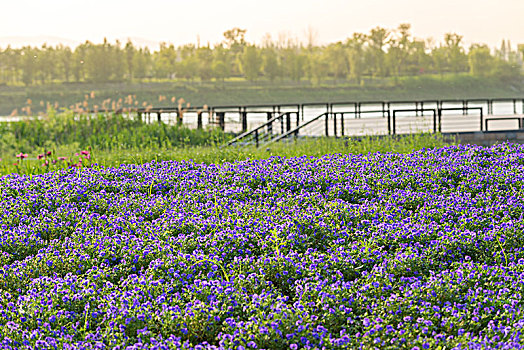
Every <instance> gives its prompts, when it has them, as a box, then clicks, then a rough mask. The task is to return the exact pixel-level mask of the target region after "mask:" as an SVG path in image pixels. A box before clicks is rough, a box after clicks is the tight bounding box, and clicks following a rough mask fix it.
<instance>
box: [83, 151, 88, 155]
mask: <svg viewBox="0 0 524 350" xmlns="http://www.w3.org/2000/svg"><path fill="white" fill-rule="evenodd" d="M81 153H82V154H83V155H85V156H88V155H89V151H82V152H81Z"/></svg>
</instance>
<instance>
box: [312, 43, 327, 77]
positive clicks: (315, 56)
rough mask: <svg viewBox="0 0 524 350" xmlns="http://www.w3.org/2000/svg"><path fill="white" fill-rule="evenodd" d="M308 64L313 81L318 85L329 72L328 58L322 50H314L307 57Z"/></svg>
mask: <svg viewBox="0 0 524 350" xmlns="http://www.w3.org/2000/svg"><path fill="white" fill-rule="evenodd" d="M309 65H310V68H309V69H310V72H311V73H310V74H311V76H312V77H313V79H314V83H315V84H317V85H319V84H320V83H321V82H322V79H325V78H326V77H327V75H328V73H329V60H328V58H327V57H326V54H325V52H324V50H321V49H318V50H315V51H314V52H313V53H312V54H311V56H310V58H309Z"/></svg>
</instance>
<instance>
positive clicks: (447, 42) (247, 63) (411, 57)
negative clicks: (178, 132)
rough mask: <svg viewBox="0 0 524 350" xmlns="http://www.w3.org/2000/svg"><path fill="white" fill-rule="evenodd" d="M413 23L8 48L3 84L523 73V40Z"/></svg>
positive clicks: (0, 57)
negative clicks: (438, 37) (337, 32)
mask: <svg viewBox="0 0 524 350" xmlns="http://www.w3.org/2000/svg"><path fill="white" fill-rule="evenodd" d="M410 29H411V26H410V25H409V24H406V23H403V24H400V25H399V26H398V27H397V28H396V29H393V30H390V29H386V28H382V27H376V28H374V29H372V30H371V31H370V32H369V34H362V33H354V34H353V35H352V36H349V37H348V39H347V40H345V41H340V42H336V43H331V44H328V45H325V46H314V45H313V44H312V43H309V44H308V45H307V46H304V45H303V44H301V43H299V42H298V41H297V40H295V39H293V38H289V37H286V36H285V35H281V36H279V39H278V41H272V40H271V38H270V37H268V38H267V39H266V40H265V41H264V44H263V46H255V45H252V44H250V43H248V42H246V40H245V33H246V30H245V29H240V28H233V29H231V30H228V31H226V32H224V40H223V42H222V43H216V44H215V45H214V46H213V47H211V46H210V45H209V44H208V45H207V46H202V47H201V46H200V45H194V44H185V45H182V46H178V47H175V46H174V45H173V44H168V43H162V44H161V45H160V48H159V49H158V50H157V51H156V52H153V53H151V52H150V51H149V50H148V49H147V48H144V49H138V48H136V47H134V46H133V44H132V43H131V42H128V43H126V45H124V46H123V47H122V46H121V45H120V43H119V42H118V41H117V42H116V43H114V44H110V43H109V42H108V41H107V40H104V42H103V43H102V44H94V43H91V42H89V41H86V42H85V43H83V44H81V45H78V46H77V47H76V48H74V49H73V50H72V49H71V48H68V47H65V46H63V45H59V46H57V47H49V46H46V45H43V46H42V47H28V46H27V47H23V48H21V49H12V48H9V47H8V48H6V49H4V50H1V49H0V67H1V68H2V69H0V84H6V85H7V84H9V85H16V84H20V85H21V84H24V85H27V86H28V85H34V84H46V83H49V82H69V81H70V79H72V78H74V80H75V81H76V82H106V81H111V82H122V81H134V80H138V81H144V80H145V79H151V78H153V77H154V78H156V79H168V80H179V79H184V80H186V81H194V80H197V81H199V82H206V81H209V80H212V79H215V80H216V81H222V82H223V81H224V80H225V79H227V78H238V77H242V78H243V79H247V80H248V81H253V80H256V79H257V78H258V77H259V74H260V73H261V72H263V73H264V75H265V76H266V77H267V78H268V80H270V81H274V80H275V78H277V77H287V78H289V79H291V80H294V81H301V80H302V79H304V78H307V80H308V81H309V82H311V83H316V84H319V83H320V82H321V81H325V80H328V79H335V80H341V79H345V78H346V77H348V76H350V77H351V78H352V79H354V80H355V81H356V82H357V84H360V82H361V81H362V80H363V79H364V77H369V78H375V79H376V78H379V79H383V78H386V77H395V79H396V77H400V76H405V75H420V74H435V73H438V74H440V75H444V74H445V73H452V74H461V73H468V72H470V73H471V74H473V75H477V76H481V75H486V74H487V73H485V72H489V74H490V75H497V77H499V78H501V79H502V80H507V78H508V77H509V76H510V75H511V76H513V77H514V76H515V74H516V76H517V77H518V76H520V73H521V69H522V52H523V50H522V48H521V47H520V46H518V47H520V48H519V49H518V50H514V49H513V48H512V47H511V44H510V43H509V42H506V41H503V45H502V47H501V48H500V50H498V51H497V52H496V53H495V54H494V55H492V54H491V53H490V52H488V51H489V50H488V51H486V50H485V49H484V48H483V47H484V46H483V45H477V46H478V47H472V48H473V50H469V52H466V50H465V48H464V45H463V37H462V36H461V35H458V34H456V33H447V34H445V36H444V38H443V40H442V42H441V43H438V44H436V45H435V44H432V43H431V41H430V40H421V39H416V38H413V37H412V36H411V33H410ZM475 48H476V49H475ZM486 55H487V56H489V57H487V56H486ZM490 58H491V60H490ZM493 59H496V62H495V67H492V65H493V62H492V61H493ZM506 63H507V64H506Z"/></svg>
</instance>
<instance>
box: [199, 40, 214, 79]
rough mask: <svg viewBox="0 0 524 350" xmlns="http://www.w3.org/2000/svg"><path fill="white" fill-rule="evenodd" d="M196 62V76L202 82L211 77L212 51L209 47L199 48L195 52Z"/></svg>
mask: <svg viewBox="0 0 524 350" xmlns="http://www.w3.org/2000/svg"><path fill="white" fill-rule="evenodd" d="M196 59H197V60H198V76H199V77H200V79H201V80H202V81H205V80H210V79H211V78H212V77H213V51H212V50H211V48H210V47H209V46H203V47H199V48H198V49H197V50H196Z"/></svg>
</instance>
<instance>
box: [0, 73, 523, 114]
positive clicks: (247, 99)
mask: <svg viewBox="0 0 524 350" xmlns="http://www.w3.org/2000/svg"><path fill="white" fill-rule="evenodd" d="M91 92H94V96H95V98H94V99H91V100H90V103H91V104H92V105H94V104H97V105H99V106H100V105H102V103H103V102H104V100H108V99H111V100H112V101H118V100H119V99H125V97H127V96H129V95H134V96H136V97H135V98H134V101H136V102H137V103H138V105H143V104H144V103H146V104H151V105H153V106H167V105H173V103H172V102H171V99H172V98H173V97H175V99H174V100H177V101H178V100H179V99H180V98H183V99H184V101H186V102H190V103H191V105H193V106H202V105H205V104H207V105H210V106H218V105H245V104H283V103H302V102H312V101H321V102H324V101H325V102H341V101H365V100H399V99H452V98H483V97H515V96H522V95H524V83H520V84H519V83H512V84H509V83H505V82H501V81H499V80H497V79H494V78H475V77H471V76H467V75H463V76H455V75H446V76H443V77H439V76H421V77H401V78H398V79H393V78H391V79H382V80H369V79H368V80H366V81H365V83H364V84H363V85H356V84H355V83H352V82H349V81H342V80H339V81H326V82H323V83H321V84H320V85H312V84H310V83H309V82H292V81H276V82H269V81H258V82H254V83H250V82H246V81H243V80H230V81H226V82H224V83H222V82H149V83H118V84H116V83H108V84H89V83H85V84H84V83H81V84H54V85H53V84H51V85H44V86H31V87H22V86H20V87H12V86H9V87H6V86H4V87H0V115H8V114H11V112H12V111H13V110H14V109H18V112H19V113H21V111H20V108H21V107H24V106H26V105H27V101H28V100H31V107H32V111H33V112H37V111H39V110H44V109H45V107H46V106H47V105H48V103H49V104H51V105H55V103H56V104H57V105H58V106H60V107H70V106H72V105H74V104H76V103H79V102H82V101H84V99H85V97H86V95H88V94H91ZM160 96H165V97H166V99H165V100H162V101H159V97H160ZM160 99H162V98H160ZM109 105H110V104H109Z"/></svg>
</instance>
